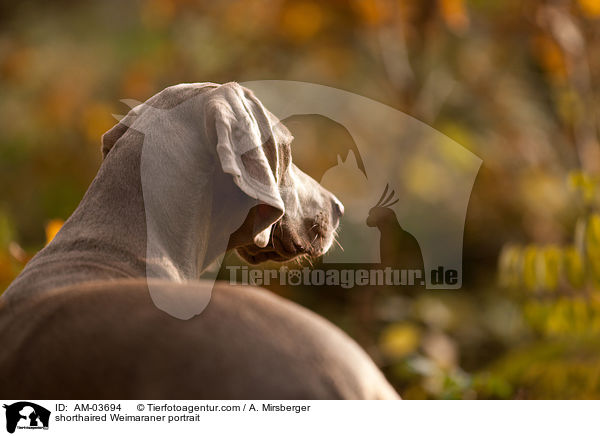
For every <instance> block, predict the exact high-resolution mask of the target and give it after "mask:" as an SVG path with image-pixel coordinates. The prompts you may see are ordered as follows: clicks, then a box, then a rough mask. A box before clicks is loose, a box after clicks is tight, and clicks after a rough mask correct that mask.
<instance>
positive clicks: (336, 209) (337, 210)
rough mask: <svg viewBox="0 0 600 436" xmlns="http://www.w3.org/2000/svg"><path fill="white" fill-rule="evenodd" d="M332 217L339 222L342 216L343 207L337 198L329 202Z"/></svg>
mask: <svg viewBox="0 0 600 436" xmlns="http://www.w3.org/2000/svg"><path fill="white" fill-rule="evenodd" d="M331 203H332V207H331V209H332V210H333V215H334V216H335V217H336V218H337V219H338V220H339V219H340V218H341V217H342V215H344V205H343V204H342V203H341V202H340V200H338V199H337V198H335V197H333V200H331Z"/></svg>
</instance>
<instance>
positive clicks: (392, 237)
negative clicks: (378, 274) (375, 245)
mask: <svg viewBox="0 0 600 436" xmlns="http://www.w3.org/2000/svg"><path fill="white" fill-rule="evenodd" d="M388 190H389V184H387V185H385V189H384V191H383V194H381V198H380V199H379V201H378V202H377V204H376V205H375V206H373V207H372V208H371V210H369V216H368V217H367V226H369V227H377V229H378V230H379V232H380V233H381V238H380V240H379V250H380V251H379V254H380V257H381V264H382V265H384V266H390V267H394V268H396V269H413V270H421V271H422V270H423V256H422V254H421V247H420V246H419V243H418V242H417V240H416V239H415V237H414V236H413V235H411V234H410V233H408V232H407V231H405V230H404V229H403V228H402V227H401V226H400V224H399V223H398V218H397V217H396V213H395V212H394V211H393V210H392V209H391V208H390V206H393V205H394V204H396V203H398V201H400V199H399V198H396V199H395V200H394V194H395V191H391V192H390V193H389V194H388ZM386 194H387V197H386Z"/></svg>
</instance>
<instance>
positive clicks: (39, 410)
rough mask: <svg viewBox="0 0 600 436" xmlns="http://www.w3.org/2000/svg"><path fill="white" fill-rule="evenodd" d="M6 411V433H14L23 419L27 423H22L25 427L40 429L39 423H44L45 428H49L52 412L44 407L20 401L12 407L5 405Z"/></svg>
mask: <svg viewBox="0 0 600 436" xmlns="http://www.w3.org/2000/svg"><path fill="white" fill-rule="evenodd" d="M4 408H5V409H6V431H7V432H9V433H14V432H15V429H16V428H17V425H18V424H19V421H21V420H22V419H24V420H26V422H23V423H21V426H23V427H25V426H27V427H38V426H39V422H38V420H39V421H41V422H42V426H43V428H48V423H49V421H50V411H49V410H48V409H45V408H44V407H42V406H38V405H37V404H35V403H30V402H29V401H19V402H17V403H13V404H11V405H6V404H5V405H4Z"/></svg>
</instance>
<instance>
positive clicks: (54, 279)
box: [5, 130, 248, 297]
mask: <svg viewBox="0 0 600 436" xmlns="http://www.w3.org/2000/svg"><path fill="white" fill-rule="evenodd" d="M127 135H131V137H129V138H125V140H124V141H120V144H118V145H117V146H115V147H114V149H113V150H111V151H110V153H109V154H108V155H107V156H106V159H105V161H104V162H103V164H102V166H101V168H100V171H99V172H98V174H97V176H96V177H95V179H94V180H93V182H92V184H91V185H90V187H89V189H88V191H87V192H86V194H85V196H84V198H83V199H82V201H81V203H80V204H79V206H78V207H77V209H76V210H75V212H74V213H73V214H72V216H71V217H70V218H69V219H68V220H67V221H66V223H65V224H64V226H63V228H62V229H61V231H60V232H59V233H58V235H57V236H56V237H55V239H54V240H53V241H52V242H51V243H50V244H49V245H48V246H47V247H45V248H44V249H43V250H41V251H40V252H39V253H38V254H37V255H36V256H35V257H34V258H33V259H32V260H31V261H30V262H29V264H28V265H27V266H26V268H25V270H24V271H23V273H22V274H21V275H20V276H19V277H18V278H17V279H16V280H15V281H14V282H13V284H11V286H10V287H9V288H8V289H7V291H6V292H5V295H6V296H9V297H14V296H17V294H18V296H19V297H24V296H29V295H31V294H32V293H38V292H40V291H43V290H46V289H53V288H58V287H62V286H67V285H71V284H74V283H77V282H83V281H95V280H106V279H117V278H127V277H131V278H134V277H135V278H145V277H148V278H164V279H168V280H172V281H177V282H182V281H187V280H194V279H197V278H198V277H199V275H200V274H201V272H202V271H203V270H204V269H205V268H206V267H207V266H208V265H210V264H211V263H212V262H213V261H214V260H215V259H217V258H218V257H219V256H220V255H221V254H223V253H224V252H225V250H226V248H227V242H228V240H229V236H230V235H231V233H232V232H233V231H234V230H235V229H236V228H238V227H239V225H240V224H241V222H242V221H243V220H244V218H245V214H243V211H244V209H245V210H246V212H247V210H248V209H247V207H248V206H243V207H240V204H245V203H246V202H248V199H247V198H246V197H245V196H244V195H243V194H242V193H241V191H240V190H239V189H237V187H235V185H234V183H233V181H232V178H231V176H229V175H227V174H224V173H223V172H222V170H221V169H220V166H218V165H215V156H214V152H211V151H210V150H206V151H204V150H199V152H198V154H197V155H196V156H197V159H198V161H196V162H194V161H188V162H183V167H178V171H181V172H182V173H179V174H178V177H177V180H176V181H175V182H173V183H171V184H169V183H165V181H164V180H161V179H160V178H157V179H156V182H157V184H158V185H165V184H169V185H170V186H167V187H165V186H158V185H157V184H155V185H154V186H153V185H152V184H151V183H148V179H146V181H145V182H144V183H143V177H146V178H148V177H152V176H153V171H154V168H152V165H164V162H165V158H166V157H165V156H163V157H162V158H161V156H160V154H159V155H154V156H151V158H150V159H149V158H147V157H146V158H144V156H143V154H144V153H145V152H146V151H144V146H143V145H142V144H143V137H142V136H141V134H139V133H137V132H135V131H133V130H130V131H129V132H128V133H127ZM136 135H138V136H137V137H136ZM155 152H156V150H154V151H153V153H155ZM157 157H158V159H157ZM178 164H181V162H179V163H178ZM197 165H204V168H201V169H199V168H197ZM194 166H195V167H194ZM144 172H145V174H144ZM147 185H148V186H147ZM173 197H175V198H173ZM232 205H235V206H233V207H232ZM232 211H237V212H234V213H232Z"/></svg>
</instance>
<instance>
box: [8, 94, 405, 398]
mask: <svg viewBox="0 0 600 436" xmlns="http://www.w3.org/2000/svg"><path fill="white" fill-rule="evenodd" d="M291 141H292V137H291V135H290V134H289V132H288V130H287V129H286V128H285V127H284V126H283V125H282V124H281V123H279V121H278V120H277V119H276V118H275V117H274V116H273V115H272V114H271V113H270V112H269V111H267V110H266V109H265V107H264V106H263V105H262V104H261V102H260V101H258V99H257V98H256V97H255V96H254V95H253V94H252V92H251V91H249V90H248V89H245V88H243V87H241V86H240V85H238V84H236V83H228V84H224V85H217V84H212V83H198V84H184V85H178V86H174V87H170V88H167V89H165V90H164V91H162V92H160V93H158V94H157V95H155V96H153V97H152V98H150V99H149V100H148V101H147V102H145V103H144V104H142V105H140V106H138V107H136V108H134V109H132V110H131V111H130V113H129V114H128V115H127V116H126V117H124V118H123V119H122V120H121V121H120V122H119V123H118V124H117V125H116V126H115V127H113V128H112V129H111V130H109V131H108V132H107V133H106V134H105V135H104V136H103V138H102V152H103V155H104V161H103V163H102V166H101V167H100V170H99V172H98V174H97V176H96V178H95V179H94V181H93V182H92V184H91V186H90V187H89V189H88V191H87V193H86V194H85V196H84V198H83V200H82V201H81V203H80V205H79V206H78V208H77V209H76V210H75V212H74V213H73V215H72V216H71V217H70V218H69V219H68V220H67V222H66V223H65V224H64V226H63V228H62V229H61V231H60V232H59V233H58V235H57V236H56V237H55V238H54V240H53V241H52V242H51V243H50V244H49V245H48V246H47V247H45V248H44V249H43V250H41V251H40V252H39V253H38V254H37V255H36V256H35V257H34V258H33V259H32V260H31V261H30V262H29V264H28V265H27V266H26V268H25V269H24V271H23V272H22V273H21V275H20V276H19V277H17V279H16V280H15V281H14V282H13V283H12V284H11V286H10V287H9V288H8V289H7V290H6V292H5V293H4V295H3V297H2V299H1V300H0V344H2V353H0V380H1V384H0V390H1V392H2V394H3V396H4V397H11V398H28V397H30V398H39V399H41V398H63V399H77V398H86V399H103V398H124V399H126V398H131V399H133V398H154V399H184V398H194V399H319V398H322V399H343V398H347V399H363V398H364V399H377V398H381V399H393V398H398V396H397V394H396V392H395V391H394V390H393V389H392V387H391V386H390V385H389V384H388V382H387V381H386V380H385V378H384V376H383V375H382V374H381V372H380V371H379V370H378V369H377V367H376V366H375V365H374V363H373V362H372V361H371V359H370V358H369V357H368V356H367V355H366V353H365V352H364V351H363V350H362V349H361V348H360V347H359V346H358V345H357V344H356V343H355V342H354V341H353V340H352V339H350V338H349V337H348V336H347V335H345V334H344V333H343V332H342V331H340V330H339V329H338V328H336V327H335V326H333V325H332V324H330V323H329V322H328V321H326V320H324V319H323V318H321V317H319V316H317V315H315V314H314V313H312V312H310V311H308V310H306V309H304V308H302V307H300V306H298V305H296V304H294V303H291V302H289V301H286V300H284V299H282V298H280V297H278V296H275V295H274V294H272V293H271V292H268V291H266V290H263V289H258V288H252V287H242V286H229V285H225V284H223V283H221V282H215V284H214V287H213V282H203V281H201V280H198V279H199V277H200V274H201V273H202V272H203V270H205V269H206V268H207V266H208V265H210V264H211V263H212V262H213V261H215V260H216V259H218V258H219V257H220V256H221V255H222V254H223V253H224V252H225V251H226V250H229V249H235V250H236V251H237V252H238V253H239V255H240V256H241V257H242V258H243V259H245V260H246V261H247V262H250V263H259V262H263V261H266V260H274V261H287V260H291V259H294V258H296V257H298V256H319V255H321V254H323V253H324V252H326V251H327V250H328V249H329V247H330V246H331V244H332V242H333V237H334V231H335V229H336V227H337V226H338V223H339V219H340V217H341V215H342V214H343V206H342V205H341V203H340V202H339V201H338V200H337V199H336V198H335V197H334V196H333V195H332V194H331V193H330V192H328V191H326V190H324V189H323V188H322V187H321V186H320V185H319V184H318V183H317V182H315V181H314V180H313V179H311V178H310V177H308V176H307V175H306V174H304V173H303V172H302V171H300V170H299V169H298V168H297V167H296V166H294V165H293V164H292V162H291V152H290V143H291ZM324 146H326V144H324ZM208 300H210V303H209V304H208V305H207V303H208ZM198 302H199V303H198ZM157 306H158V307H157ZM171 315H174V316H171Z"/></svg>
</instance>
